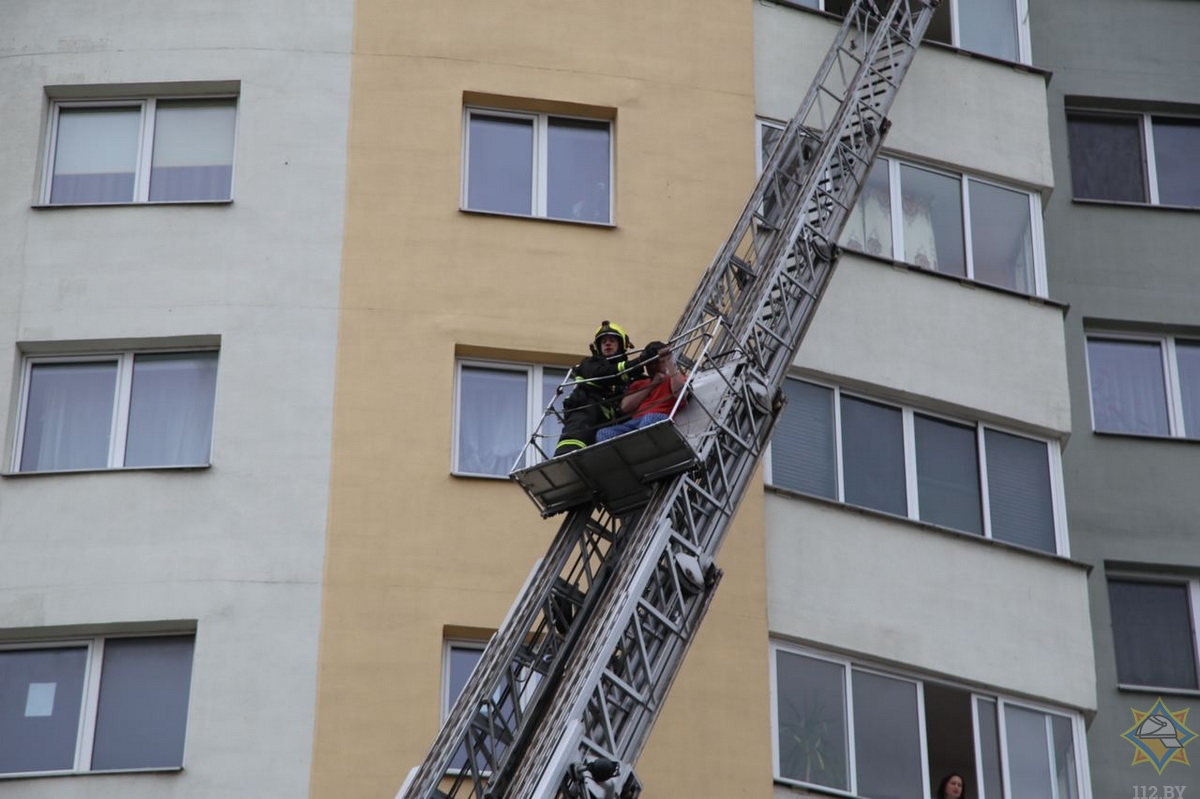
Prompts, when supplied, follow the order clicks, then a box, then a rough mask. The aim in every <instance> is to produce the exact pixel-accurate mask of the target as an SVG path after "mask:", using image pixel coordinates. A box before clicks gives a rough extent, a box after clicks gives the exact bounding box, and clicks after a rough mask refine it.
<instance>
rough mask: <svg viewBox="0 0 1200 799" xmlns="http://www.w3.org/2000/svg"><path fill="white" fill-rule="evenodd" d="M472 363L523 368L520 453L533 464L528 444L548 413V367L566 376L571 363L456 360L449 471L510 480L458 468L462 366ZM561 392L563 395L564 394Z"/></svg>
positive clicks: (514, 369) (504, 369)
mask: <svg viewBox="0 0 1200 799" xmlns="http://www.w3.org/2000/svg"><path fill="white" fill-rule="evenodd" d="M464 366H466V367H471V368H475V369H491V370H493V371H499V372H522V373H524V374H525V437H524V438H523V439H522V444H521V454H523V455H524V456H525V465H526V466H533V465H535V463H536V461H535V458H536V452H535V451H533V450H532V449H531V448H528V447H527V446H526V445H527V444H528V443H529V440H530V438H532V437H533V434H534V432H536V431H537V429H538V425H539V424H541V421H542V417H543V416H544V415H545V412H546V408H545V407H544V406H542V404H541V402H542V385H543V383H544V380H545V374H546V370H547V369H552V370H559V371H561V372H562V373H563V378H564V380H565V378H566V376H567V374H568V372H569V370H570V367H568V366H559V365H556V364H543V363H533V362H528V361H493V360H488V359H485V358H464V357H459V358H455V360H454V419H453V423H452V425H451V442H450V473H451V474H452V475H454V476H456V477H482V478H488V479H492V480H507V479H508V473H507V472H505V473H504V474H487V473H484V472H469V471H465V470H463V469H460V468H459V464H458V455H459V452H458V450H459V435H460V434H461V432H462V430H461V427H462V425H461V415H462V387H463V380H462V370H463V367H464ZM562 382H563V380H559V381H558V384H562ZM561 396H562V395H560V398H561ZM520 457H521V455H518V461H516V462H514V464H513V466H512V467H510V468H513V467H515V466H516V464H517V463H518V462H519V459H520Z"/></svg>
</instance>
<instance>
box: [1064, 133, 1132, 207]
mask: <svg viewBox="0 0 1200 799" xmlns="http://www.w3.org/2000/svg"><path fill="white" fill-rule="evenodd" d="M1141 125H1142V122H1141V118H1140V117H1135V116H1118V115H1107V114H1084V113H1078V112H1075V113H1069V114H1067V139H1068V145H1069V147H1070V149H1071V185H1072V187H1073V189H1074V192H1075V196H1076V197H1077V198H1079V199H1085V200H1119V201H1125V202H1139V203H1140V202H1146V201H1147V199H1148V198H1147V195H1146V178H1145V172H1144V169H1143V166H1142V164H1143V163H1144V157H1143V154H1142V128H1141Z"/></svg>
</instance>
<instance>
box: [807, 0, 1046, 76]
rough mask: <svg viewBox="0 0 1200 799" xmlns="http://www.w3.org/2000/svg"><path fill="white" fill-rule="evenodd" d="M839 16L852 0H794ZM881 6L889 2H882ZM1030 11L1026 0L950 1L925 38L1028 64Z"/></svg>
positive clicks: (936, 14) (843, 13)
mask: <svg viewBox="0 0 1200 799" xmlns="http://www.w3.org/2000/svg"><path fill="white" fill-rule="evenodd" d="M792 1H793V2H795V3H797V4H798V5H802V6H807V7H809V8H817V9H822V10H824V11H828V12H829V13H831V14H837V15H838V16H839V17H844V16H846V12H848V11H849V10H850V6H851V5H853V2H852V0H792ZM880 7H881V8H886V5H884V4H882V3H881V4H880ZM1028 20H1029V10H1028V3H1027V2H1025V0H948V2H945V3H942V4H941V5H940V6H938V9H937V11H936V12H934V15H933V19H932V20H930V23H929V29H928V30H927V31H926V32H925V40H926V41H931V42H941V43H942V44H948V45H951V46H954V47H958V48H960V49H963V50H968V51H970V52H973V53H982V54H983V55H989V56H992V57H993V58H1002V59H1004V60H1005V61H1020V62H1022V63H1029V30H1028V27H1029V25H1028Z"/></svg>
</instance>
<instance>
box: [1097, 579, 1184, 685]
mask: <svg viewBox="0 0 1200 799" xmlns="http://www.w3.org/2000/svg"><path fill="white" fill-rule="evenodd" d="M1113 580H1116V581H1118V582H1124V583H1149V584H1156V585H1171V586H1183V587H1185V588H1186V589H1187V597H1188V598H1187V607H1188V612H1189V614H1190V615H1191V628H1190V629H1189V630H1188V634H1189V635H1190V636H1191V638H1192V656H1193V658H1195V666H1196V687H1195V688H1173V687H1168V686H1160V685H1142V684H1140V683H1125V682H1121V681H1120V675H1119V674H1118V672H1117V670H1116V659H1117V640H1116V636H1115V635H1114V636H1113V648H1112V653H1113V673H1114V674H1116V675H1117V689H1118V690H1120V691H1132V692H1140V693H1152V694H1175V695H1177V696H1200V578H1197V577H1188V576H1185V575H1171V574H1146V573H1139V572H1137V571H1129V570H1126V569H1117V570H1113V571H1106V573H1105V575H1104V586H1105V595H1106V596H1111V595H1109V594H1108V586H1109V583H1110V582H1111V581H1113ZM1112 615H1113V614H1112V600H1111V598H1110V599H1109V623H1110V625H1111V623H1112Z"/></svg>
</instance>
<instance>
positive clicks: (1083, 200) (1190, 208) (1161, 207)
mask: <svg viewBox="0 0 1200 799" xmlns="http://www.w3.org/2000/svg"><path fill="white" fill-rule="evenodd" d="M1071 202H1072V203H1074V204H1075V205H1098V206H1109V207H1112V208H1141V209H1144V210H1148V211H1184V212H1191V213H1195V212H1196V211H1200V206H1195V205H1167V204H1166V203H1135V202H1130V201H1128V200H1097V199H1092V198H1088V197H1072V198H1071Z"/></svg>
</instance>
